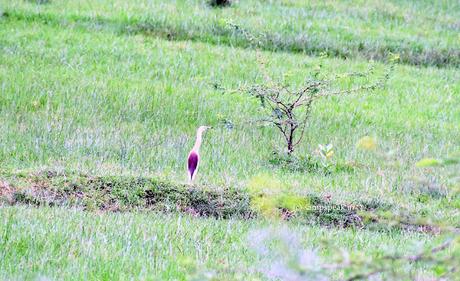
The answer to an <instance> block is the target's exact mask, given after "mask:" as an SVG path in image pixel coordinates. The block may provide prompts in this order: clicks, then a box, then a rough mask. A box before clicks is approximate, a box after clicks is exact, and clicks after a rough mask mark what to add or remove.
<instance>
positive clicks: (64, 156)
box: [0, 0, 460, 280]
mask: <svg viewBox="0 0 460 281" xmlns="http://www.w3.org/2000/svg"><path fill="white" fill-rule="evenodd" d="M45 2H46V1H45ZM304 2H305V1H296V0H290V1H252V0H251V1H240V2H238V3H237V4H235V5H233V6H231V7H229V8H225V9H211V8H209V7H207V5H206V4H205V3H204V1H185V0H184V1H140V0H139V1H129V2H126V1H120V0H103V1H96V2H94V1H57V0H56V1H49V3H45V4H37V3H36V1H17V2H16V1H3V0H0V91H1V92H0V132H1V134H0V199H1V198H2V197H6V196H7V195H8V196H9V195H10V194H9V193H8V192H10V191H11V189H14V190H15V192H16V191H18V192H22V193H24V192H25V193H27V192H28V190H32V191H33V192H32V194H33V195H34V196H35V195H36V194H37V192H36V190H37V186H40V187H46V188H48V187H49V186H52V188H53V189H56V190H58V191H59V192H61V191H62V190H64V191H65V190H67V189H68V188H69V183H70V182H71V181H68V180H67V178H68V177H69V176H68V175H69V174H73V173H82V174H86V175H91V176H100V177H111V176H114V177H115V181H118V180H119V179H121V180H120V182H126V181H124V180H123V179H124V178H126V177H140V178H160V179H164V180H166V181H168V182H170V183H172V184H173V185H181V184H182V183H184V182H186V170H185V159H186V156H187V153H188V151H189V150H190V148H191V147H192V146H193V141H194V134H195V130H196V128H197V127H198V126H199V125H204V124H207V125H212V126H214V129H213V130H212V131H209V133H207V135H206V136H205V141H204V144H203V148H202V151H201V155H202V159H203V162H202V165H201V167H200V173H199V178H198V182H199V184H198V185H197V187H196V188H197V189H200V190H201V189H203V190H211V191H212V190H219V191H222V192H227V190H236V191H237V192H243V191H244V190H245V188H246V187H247V185H248V183H249V182H251V181H253V180H254V179H255V178H257V177H260V175H266V174H270V177H269V180H270V179H276V180H279V181H280V182H282V183H283V185H285V186H286V187H288V188H289V189H290V190H293V191H295V193H296V194H301V195H309V196H311V195H312V194H313V195H314V196H319V197H323V196H326V197H331V198H332V200H333V201H334V202H338V203H347V204H348V203H353V202H358V201H360V202H361V201H362V200H373V201H376V202H378V203H379V204H388V205H391V206H392V207H391V210H393V211H399V210H406V211H408V212H411V213H413V214H417V215H419V216H422V217H430V218H436V220H437V221H442V222H444V223H449V224H451V225H454V226H456V227H460V225H459V221H460V212H459V209H460V199H459V198H458V195H456V194H455V192H453V191H452V189H451V177H452V174H454V173H455V172H456V171H457V170H458V166H452V167H451V168H436V169H433V168H428V169H427V168H425V169H422V168H418V167H416V166H415V163H416V162H417V161H419V160H420V159H422V158H424V157H440V158H441V157H448V156H451V155H454V154H455V153H459V152H460V106H459V99H460V83H459V81H460V70H459V68H458V67H459V65H460V59H459V57H460V37H459V35H458V34H459V21H458V18H459V17H460V7H459V4H458V2H457V1H433V2H432V1H416V2H410V1H390V2H385V3H383V2H380V1H370V2H368V3H367V2H366V3H364V2H362V1H351V2H350V1H347V2H342V1H326V2H323V1H313V2H308V3H304ZM229 21H231V22H233V23H234V24H236V25H238V26H241V27H243V28H245V29H247V30H249V31H251V32H253V33H254V34H260V36H261V37H260V38H262V40H261V42H260V44H259V45H258V46H255V45H254V44H252V43H251V42H250V41H249V40H248V39H247V38H246V37H244V36H242V35H241V34H239V33H238V32H236V31H235V30H233V29H231V28H230V27H229V26H228V25H227V24H226V22H229ZM307 34H308V36H307ZM256 47H258V48H256ZM256 49H258V50H256ZM390 53H399V54H400V57H401V62H400V63H399V64H397V65H396V66H395V68H394V71H393V73H392V75H391V78H390V80H389V81H388V83H387V86H386V87H385V88H384V89H378V90H376V91H374V92H373V93H360V94H356V95H348V96H345V97H333V98H326V99H323V100H320V101H318V102H317V103H316V104H315V107H314V108H313V111H312V114H311V119H310V123H309V126H308V130H307V134H306V136H305V139H304V140H303V142H302V144H301V146H300V147H299V148H298V150H297V151H296V154H297V155H299V156H307V155H313V157H314V158H315V157H316V156H315V155H316V151H317V148H318V145H319V144H328V143H331V144H333V145H334V152H335V154H334V156H333V158H332V159H331V160H330V161H331V162H330V164H331V167H332V172H329V173H324V172H321V171H309V172H305V171H289V170H286V169H283V168H282V167H279V166H276V165H273V164H271V163H270V160H271V159H272V157H273V156H272V154H273V153H272V152H273V150H280V149H282V146H281V145H280V144H281V138H280V135H279V134H278V132H277V131H276V129H275V128H273V127H267V126H258V125H254V124H253V123H251V122H249V121H251V120H255V119H256V118H258V117H259V115H258V112H259V107H258V103H257V101H255V100H254V99H253V98H251V97H250V96H249V95H248V94H247V93H246V92H244V91H236V92H235V93H230V91H228V90H225V89H240V88H242V87H245V86H248V85H249V86H250V85H254V84H256V83H263V82H264V79H263V75H262V74H261V71H260V61H261V60H264V61H267V62H268V63H267V65H266V68H267V71H268V72H270V73H271V74H272V75H273V76H274V77H285V78H286V79H287V80H288V81H289V82H290V83H292V84H293V85H299V84H301V83H302V81H303V79H304V77H305V74H306V73H308V72H309V71H311V70H312V69H314V68H315V67H317V65H318V64H322V69H323V72H325V73H332V74H336V73H346V72H353V71H363V70H365V69H367V67H368V66H369V64H371V62H369V61H368V59H370V58H373V59H376V60H377V61H378V62H376V63H375V67H376V73H382V72H383V71H384V70H385V68H387V67H388V65H387V64H386V63H385V62H386V58H387V57H388V56H389V55H390ZM320 54H321V56H320ZM324 54H327V57H324ZM337 87H340V88H347V87H350V85H349V83H348V82H347V81H344V82H343V83H341V84H339V85H337ZM222 119H226V120H231V122H232V123H233V124H234V128H233V129H229V128H227V127H226V126H224V124H222V122H221V120H222ZM363 136H372V137H373V138H375V139H376V140H377V144H378V147H377V149H376V151H363V150H360V149H359V148H358V147H357V146H356V143H357V142H358V140H359V139H361V138H362V137H363ZM44 171H45V173H46V172H47V171H48V172H50V171H51V172H52V173H57V176H56V178H57V180H55V181H54V180H53V182H52V183H49V180H48V179H47V177H44V176H43V172H44ZM37 175H39V176H37ZM104 179H105V178H104ZM61 182H62V183H65V184H62V186H59V184H57V183H61ZM87 182H88V183H90V182H91V181H90V180H89V181H87ZM85 183H86V181H85ZM104 184H105V183H104ZM89 186H91V185H89ZM137 187H138V186H137V185H136V184H133V185H126V186H124V185H119V186H117V188H118V189H117V192H119V193H124V192H125V193H126V194H128V195H127V196H124V197H123V196H122V198H124V199H126V198H127V197H129V196H131V195H132V194H135V195H136V196H137V193H135V191H133V190H134V189H136V188H137ZM123 188H125V189H126V190H125V191H123ZM7 190H8V192H7ZM64 191H63V192H64ZM34 192H35V193H34ZM85 192H88V190H85ZM97 192H98V191H97ZM97 192H95V194H98V193H97ZM22 193H21V194H22ZM64 193H65V192H64ZM18 194H19V193H18ZM45 194H49V193H45ZM53 194H54V193H53ZM59 194H61V193H59ZM97 196H99V195H97ZM97 196H96V197H94V196H93V197H91V196H90V197H89V198H90V199H91V200H93V199H94V200H96V201H97V200H99V197H97ZM133 196H134V195H133ZM13 197H14V196H13ZM95 198H96V199H95ZM104 198H105V197H104ZM117 198H118V197H117ZM136 198H137V197H136ZM112 199H113V198H111V199H110V200H112ZM53 200H54V201H53ZM101 200H102V199H101ZM104 200H106V199H104ZM108 200H109V199H108ZM7 201H11V200H6V201H5V200H0V279H5V280H10V279H13V280H15V279H19V280H23V279H26V280H35V279H37V278H45V279H46V280H47V279H48V278H49V279H51V280H54V279H58V280H60V279H66V280H71V279H72V280H73V279H81V280H89V279H90V280H117V279H118V280H123V279H130V278H131V277H132V278H133V279H146V280H149V279H154V280H158V279H160V280H192V279H193V278H195V280H203V278H204V277H202V276H201V277H200V276H198V275H196V276H194V274H195V273H196V274H201V273H205V272H208V271H209V272H212V273H214V274H216V276H218V277H217V278H218V280H233V279H240V280H249V279H250V278H253V279H257V278H259V279H260V278H262V279H263V276H262V275H260V274H258V273H256V270H255V269H254V268H253V267H257V264H258V263H259V262H275V261H276V257H272V258H271V260H270V259H269V261H266V260H263V259H262V258H261V257H259V256H258V255H257V253H255V251H254V250H253V249H251V248H250V247H249V246H248V238H247V237H248V235H249V233H250V232H251V231H252V230H257V229H261V228H262V229H263V228H266V227H267V226H268V225H269V224H271V223H273V222H270V221H266V220H265V219H261V218H252V219H249V220H245V219H242V218H236V217H235V218H231V219H216V218H202V217H201V218H199V217H194V216H193V213H192V214H190V212H189V214H184V213H183V212H182V211H183V210H175V211H173V212H168V213H167V214H163V212H162V211H163V210H161V211H160V212H159V211H158V210H156V211H146V210H144V209H142V210H140V209H137V207H138V206H136V208H127V209H129V210H130V212H126V213H111V212H107V210H106V209H107V208H105V209H104V210H103V211H91V210H93V209H94V208H89V207H88V204H89V203H88V201H84V200H83V204H77V205H72V204H67V203H66V204H64V205H65V207H63V206H61V207H59V208H49V207H40V208H35V207H32V206H9V205H10V204H7V203H5V202H7ZM13 201H14V200H13ZM16 201H17V202H18V203H24V202H26V203H27V202H28V203H32V205H37V204H35V203H34V202H36V201H34V200H32V201H31V200H29V201H27V200H22V201H21V200H16ZM55 201H56V202H57V199H56V200H55V199H53V198H51V199H49V198H48V199H47V201H46V202H47V204H49V203H50V202H51V203H53V204H55V203H56V202H55ZM230 201H231V200H230ZM2 202H3V203H2ZM79 202H80V201H79ZM10 203H11V202H10ZM130 203H132V202H131V201H130V200H127V201H124V203H123V204H127V205H129V204H130ZM2 204H3V205H2ZM38 205H40V204H38ZM45 205H46V204H45ZM69 205H71V206H69ZM95 205H96V208H95V209H96V210H97V209H102V208H99V207H98V206H99V205H100V204H99V205H98V203H97V202H96V203H95ZM277 223H278V222H277ZM286 225H287V227H289V228H290V229H291V230H292V231H293V232H295V233H299V234H300V235H301V236H302V244H303V245H304V246H305V247H307V248H312V249H316V250H317V251H318V253H319V255H320V256H322V257H324V258H325V259H327V258H328V257H331V256H332V255H333V253H332V249H333V248H334V247H337V248H341V249H345V250H347V251H350V252H351V253H353V254H358V252H363V253H364V254H366V255H369V256H381V255H384V254H386V253H393V252H398V253H405V254H407V253H413V252H414V251H417V250H418V249H419V248H424V247H430V246H432V245H435V243H437V242H439V241H440V240H441V239H440V237H438V236H436V235H430V234H429V233H420V232H417V231H410V230H404V229H392V230H385V231H377V230H372V229H368V228H365V229H359V228H353V227H351V228H335V227H333V226H331V225H321V224H317V223H309V222H308V221H307V222H305V221H302V220H294V221H292V222H287V223H286ZM324 241H327V242H328V243H326V244H322V243H323V242H324ZM251 268H252V269H251ZM408 270H411V271H414V272H416V273H417V274H419V275H420V276H425V277H426V276H428V277H431V276H432V275H433V270H432V269H430V268H425V267H423V266H422V267H419V266H418V265H417V264H414V265H411V266H409V269H408ZM194 272H195V273H194ZM335 277H336V278H337V279H341V278H344V277H343V276H342V277H341V276H335Z"/></svg>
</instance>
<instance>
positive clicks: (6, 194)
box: [0, 180, 14, 204]
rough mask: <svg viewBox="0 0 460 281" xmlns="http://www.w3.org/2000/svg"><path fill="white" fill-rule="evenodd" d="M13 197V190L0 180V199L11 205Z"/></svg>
mask: <svg viewBox="0 0 460 281" xmlns="http://www.w3.org/2000/svg"><path fill="white" fill-rule="evenodd" d="M13 197H14V188H13V187H12V186H11V185H10V184H9V183H8V182H7V181H2V180H0V199H2V198H3V199H4V200H5V201H6V202H7V203H9V204H12V203H13Z"/></svg>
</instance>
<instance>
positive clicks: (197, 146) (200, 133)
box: [193, 131, 203, 152]
mask: <svg viewBox="0 0 460 281" xmlns="http://www.w3.org/2000/svg"><path fill="white" fill-rule="evenodd" d="M202 141H203V131H197V133H196V140H195V145H194V146H193V151H196V152H198V151H200V146H201V142H202Z"/></svg>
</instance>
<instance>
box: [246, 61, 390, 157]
mask: <svg viewBox="0 0 460 281" xmlns="http://www.w3.org/2000/svg"><path fill="white" fill-rule="evenodd" d="M260 65H261V69H262V70H263V71H262V72H263V74H264V78H265V80H266V81H265V84H261V85H255V86H253V87H250V88H249V93H250V94H252V95H253V96H254V97H256V98H258V99H259V100H260V104H261V106H262V108H263V109H264V112H265V113H264V114H265V115H266V116H265V117H264V118H263V119H262V120H261V121H263V122H267V123H269V124H272V125H274V126H275V127H276V128H277V129H278V130H279V131H280V132H281V134H282V135H283V138H284V141H285V145H286V148H287V153H288V155H291V154H292V153H293V152H294V150H295V148H296V147H297V146H298V145H299V144H300V142H301V141H302V139H303V137H304V135H305V130H306V128H307V124H308V119H309V117H310V113H311V110H312V106H313V104H314V102H315V101H316V100H318V99H320V98H325V97H331V96H340V95H346V94H352V93H357V92H366V93H367V92H371V91H373V90H375V89H377V88H382V87H383V86H384V85H385V82H386V81H387V80H388V78H389V75H390V72H391V70H392V69H393V65H391V66H390V67H389V69H388V70H387V71H386V72H385V73H384V74H383V75H382V77H378V78H377V79H374V81H370V80H369V78H370V77H371V76H372V75H373V74H374V67H373V66H371V67H370V68H369V69H368V70H367V71H365V72H353V73H345V74H340V75H337V76H335V77H332V78H325V77H322V76H321V73H320V69H321V67H320V66H319V67H318V69H317V70H316V71H314V72H313V73H312V74H311V75H310V77H309V78H308V79H306V81H305V82H304V84H303V85H301V86H300V87H298V88H296V89H295V88H293V87H290V86H289V85H286V84H284V83H279V82H274V81H273V79H271V77H270V76H269V75H268V74H267V72H266V71H264V70H265V69H264V63H260ZM343 78H351V79H353V78H361V79H363V80H365V82H361V83H355V84H354V87H352V88H348V89H340V88H338V87H334V85H335V84H337V83H334V82H337V81H338V80H340V79H343Z"/></svg>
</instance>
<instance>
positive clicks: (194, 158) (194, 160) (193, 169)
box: [187, 126, 212, 183]
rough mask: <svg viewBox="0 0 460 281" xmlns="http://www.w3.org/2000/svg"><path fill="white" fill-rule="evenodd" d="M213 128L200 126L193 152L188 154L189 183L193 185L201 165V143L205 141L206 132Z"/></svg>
mask: <svg viewBox="0 0 460 281" xmlns="http://www.w3.org/2000/svg"><path fill="white" fill-rule="evenodd" d="M211 128H212V127H210V126H200V127H198V130H197V131H196V140H195V145H194V146H193V148H192V150H191V151H190V153H189V154H188V161H187V166H188V175H189V182H190V183H193V180H194V179H195V176H196V173H197V171H198V165H199V164H200V153H199V152H200V147H201V142H202V140H203V133H204V132H206V130H208V129H211Z"/></svg>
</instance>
